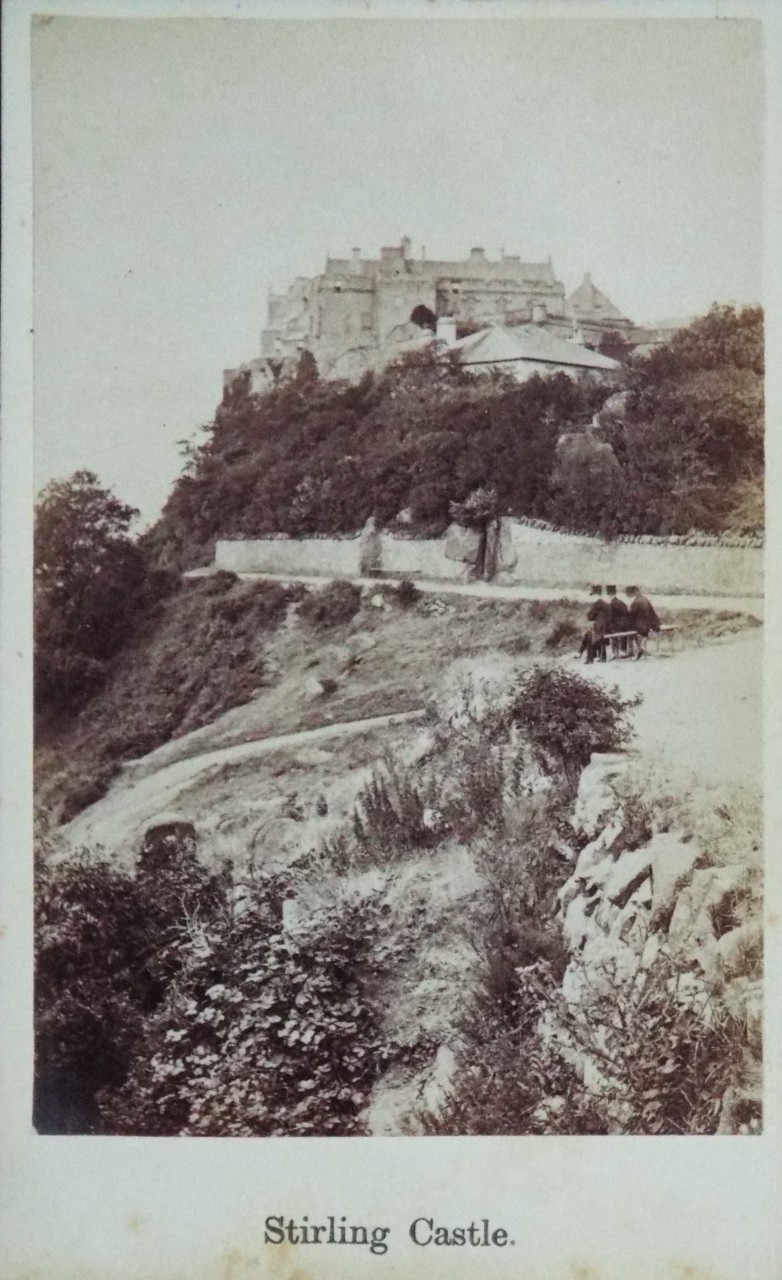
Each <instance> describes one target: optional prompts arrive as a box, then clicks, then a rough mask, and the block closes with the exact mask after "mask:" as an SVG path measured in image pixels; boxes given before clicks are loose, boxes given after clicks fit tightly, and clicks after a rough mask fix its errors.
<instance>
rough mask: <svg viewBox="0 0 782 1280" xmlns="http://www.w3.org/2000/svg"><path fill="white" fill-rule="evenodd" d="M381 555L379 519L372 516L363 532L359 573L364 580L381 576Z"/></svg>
mask: <svg viewBox="0 0 782 1280" xmlns="http://www.w3.org/2000/svg"><path fill="white" fill-rule="evenodd" d="M381 555H382V548H381V542H380V530H379V528H378V524H377V517H376V516H370V517H369V519H368V520H367V522H366V524H365V525H364V528H363V529H362V530H361V542H360V546H359V572H360V573H361V576H362V578H377V577H379V576H380V565H381Z"/></svg>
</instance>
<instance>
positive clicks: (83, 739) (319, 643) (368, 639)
mask: <svg viewBox="0 0 782 1280" xmlns="http://www.w3.org/2000/svg"><path fill="white" fill-rule="evenodd" d="M300 596H301V591H300V590H298V589H296V590H293V591H286V590H285V589H283V588H282V587H281V586H280V585H279V584H275V583H252V584H245V583H237V582H234V583H230V581H228V580H225V579H223V580H221V581H219V582H217V583H216V582H215V581H214V580H209V579H207V580H202V581H201V582H198V583H194V584H190V585H188V586H185V587H183V588H182V589H181V590H180V591H179V592H178V593H177V594H176V595H174V596H173V597H171V598H170V599H169V600H167V601H166V602H164V603H163V604H162V605H161V606H160V607H159V609H158V611H157V612H156V613H155V614H152V615H150V616H148V617H147V618H146V619H145V621H144V623H143V624H142V626H141V627H140V628H139V631H138V632H137V634H136V635H135V637H134V638H133V639H132V640H131V642H130V643H129V644H128V646H127V647H126V648H125V649H124V650H123V651H122V653H121V654H120V655H118V658H117V660H116V664H115V668H114V671H113V673H112V676H111V678H110V680H109V682H108V684H107V686H106V688H105V689H104V690H103V691H102V693H100V694H99V695H98V696H97V697H96V698H95V699H94V701H93V702H92V703H91V704H90V705H89V706H88V707H87V708H85V710H84V711H83V712H82V714H81V716H80V717H79V718H78V719H77V720H76V721H75V722H72V723H70V724H62V723H61V724H60V725H59V726H57V728H56V729H54V728H50V732H49V734H48V735H47V736H44V735H41V737H40V738H39V747H38V752H37V772H38V799H39V803H40V804H41V805H42V807H43V808H44V809H46V810H48V811H50V812H52V813H54V814H55V815H56V816H57V817H58V818H59V819H60V820H66V819H67V818H68V817H70V816H73V814H74V813H76V812H78V811H79V809H81V808H83V807H85V805H87V804H90V803H92V802H93V801H94V800H95V799H97V798H99V796H100V795H102V794H103V793H104V792H105V790H106V787H107V786H108V784H109V782H110V780H111V778H112V777H113V776H114V774H115V773H116V771H117V769H118V767H119V764H120V762H122V761H123V760H128V759H135V758H138V757H141V756H144V755H146V754H147V753H148V752H150V751H152V750H154V749H155V748H160V747H161V746H162V744H169V745H168V746H166V747H165V748H164V750H163V751H160V752H158V755H159V756H160V757H161V760H160V762H161V763H162V762H163V761H164V760H165V761H166V762H167V761H168V760H169V759H175V758H177V757H178V756H181V755H186V754H190V753H192V752H193V750H194V748H195V747H196V746H197V749H198V750H211V749H213V748H215V747H220V746H225V745H228V744H230V743H233V742H241V741H247V740H250V739H255V738H260V737H264V736H267V735H270V734H281V733H286V732H293V731H295V730H297V729H304V728H312V727H316V726H318V725H321V724H329V723H335V722H338V721H343V720H352V719H358V718H361V717H363V716H372V715H380V714H384V713H387V712H392V711H404V710H410V709H412V708H415V707H419V706H421V705H422V704H423V703H424V702H425V700H426V698H427V696H428V694H429V691H430V690H431V688H432V686H433V685H434V683H435V682H436V681H437V679H438V677H439V676H440V674H441V672H442V671H443V669H444V667H445V666H447V665H448V663H449V662H452V661H453V660H454V659H457V658H460V657H469V656H474V655H477V654H480V653H481V652H488V651H493V650H497V649H501V650H504V651H506V652H508V653H510V654H513V655H529V657H530V658H534V657H536V656H539V655H542V654H552V653H556V652H560V653H567V652H569V651H571V650H572V651H573V652H575V648H576V645H577V640H578V637H579V635H580V631H581V627H582V625H583V624H582V616H581V615H582V612H583V611H582V608H581V606H578V605H574V604H571V603H569V602H567V601H545V602H535V601H531V602H530V601H519V602H507V603H501V602H495V601H488V600H486V601H476V600H469V599H464V598H455V597H450V598H448V599H440V598H436V597H427V598H425V599H422V600H419V601H418V603H417V604H415V605H414V606H413V607H412V608H407V609H404V608H402V607H401V606H400V605H399V604H398V603H397V602H395V600H394V598H393V595H392V593H390V592H389V593H388V608H387V609H377V608H375V607H373V606H372V605H371V604H369V603H368V601H366V600H365V601H364V602H363V603H362V605H361V608H360V609H359V611H358V613H357V614H356V615H355V616H354V617H353V618H352V619H351V620H349V621H342V622H340V623H337V624H335V625H333V626H330V627H329V626H326V627H316V626H312V625H310V624H308V623H306V622H305V621H303V620H300V619H299V620H295V619H294V618H292V617H291V614H292V613H295V607H294V606H295V602H296V599H297V598H298V597H300ZM677 621H678V623H679V627H680V635H681V636H682V637H683V641H684V643H688V642H690V643H692V642H696V641H697V642H701V641H703V640H704V639H710V638H717V637H719V636H720V635H723V634H731V633H733V632H735V631H736V630H740V629H741V628H742V627H744V626H746V625H747V621H748V620H747V619H745V618H742V617H741V616H740V615H735V614H713V615H705V614H703V613H700V612H693V613H692V614H688V613H682V614H680V615H678V617H677ZM316 680H326V681H327V687H328V688H329V689H330V690H331V692H330V693H328V694H323V693H319V691H318V687H317V684H316V683H315V681H316ZM226 713H227V714H226ZM215 722H217V723H215ZM203 726H209V727H208V728H203ZM199 728H200V729H201V732H200V733H199V734H198V735H197V737H196V738H195V739H194V738H193V737H192V736H191V737H189V738H187V741H185V740H184V736H185V735H188V734H192V731H193V730H198V729H199ZM180 744H181V745H180ZM156 758H157V757H156Z"/></svg>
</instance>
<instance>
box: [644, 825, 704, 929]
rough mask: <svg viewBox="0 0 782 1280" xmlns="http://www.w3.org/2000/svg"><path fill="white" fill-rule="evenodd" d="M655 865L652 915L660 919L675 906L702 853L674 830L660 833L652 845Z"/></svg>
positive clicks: (651, 850)
mask: <svg viewBox="0 0 782 1280" xmlns="http://www.w3.org/2000/svg"><path fill="white" fill-rule="evenodd" d="M647 848H648V851H649V857H650V860H651V866H652V915H653V917H654V918H655V919H656V918H660V917H663V916H665V915H666V914H667V912H668V911H670V910H671V908H672V907H673V905H674V902H675V899H676V895H677V894H678V892H679V890H680V888H681V887H682V885H683V884H684V883H685V881H686V880H687V879H688V877H689V875H690V873H691V871H692V870H693V868H694V866H695V864H696V862H697V861H698V859H699V858H700V856H701V851H700V849H699V848H698V846H697V845H696V844H693V843H692V842H691V841H684V840H682V838H681V836H679V835H677V834H676V832H674V831H658V832H657V834H656V835H654V836H653V837H652V839H651V841H650V842H649V844H648V846H647Z"/></svg>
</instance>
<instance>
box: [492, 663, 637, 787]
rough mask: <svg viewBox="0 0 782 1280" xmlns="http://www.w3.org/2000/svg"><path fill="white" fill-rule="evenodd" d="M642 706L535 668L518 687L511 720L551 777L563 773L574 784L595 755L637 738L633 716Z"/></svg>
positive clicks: (558, 672)
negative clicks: (637, 708) (635, 709)
mask: <svg viewBox="0 0 782 1280" xmlns="http://www.w3.org/2000/svg"><path fill="white" fill-rule="evenodd" d="M638 702H639V699H637V698H636V699H629V700H623V699H622V698H621V697H620V696H619V691H618V689H614V691H613V692H609V691H608V690H605V689H603V688H601V687H600V686H599V685H597V684H595V683H594V682H593V681H591V680H586V679H584V678H583V677H582V676H577V675H573V674H571V673H570V672H566V671H562V670H560V669H558V668H557V667H533V669H532V670H531V671H529V672H527V673H525V675H524V676H523V677H522V679H521V680H520V682H519V684H518V686H517V689H516V693H515V697H514V701H513V705H512V707H511V709H510V712H509V719H510V721H511V723H512V724H514V725H515V726H516V727H517V728H518V729H519V730H520V731H521V732H522V734H523V735H524V737H525V739H526V741H527V742H528V744H529V746H530V747H531V749H532V753H533V756H534V758H535V761H536V762H537V764H538V765H539V767H540V768H541V769H542V770H543V771H544V772H545V773H553V772H555V771H557V770H562V771H563V772H564V773H565V774H567V775H568V776H569V777H571V778H572V777H575V776H576V775H577V774H578V773H580V772H581V770H582V769H584V768H585V767H586V765H588V764H589V760H590V757H591V755H592V752H593V751H619V750H621V749H622V748H623V747H625V746H626V745H627V743H628V742H629V741H630V739H631V737H632V732H633V731H632V729H631V727H630V724H629V722H628V719H627V717H628V713H629V712H630V711H632V710H633V709H634V708H635V707H636V706H638Z"/></svg>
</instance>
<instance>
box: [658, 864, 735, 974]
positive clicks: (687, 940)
mask: <svg viewBox="0 0 782 1280" xmlns="http://www.w3.org/2000/svg"><path fill="white" fill-rule="evenodd" d="M750 877H751V872H750V869H749V867H746V866H740V865H735V866H726V867H705V868H703V869H702V870H700V871H694V872H693V873H692V877H691V879H690V882H689V884H687V885H685V887H684V888H683V889H682V891H681V893H680V894H679V896H678V898H677V900H676V906H675V907H674V909H673V915H672V916H671V922H670V924H669V926H668V946H669V948H670V951H671V954H672V955H673V956H676V955H692V954H693V953H694V952H696V951H699V950H700V949H701V948H702V947H704V946H705V945H706V944H707V943H708V942H710V941H714V940H716V936H717V931H716V930H715V928H714V921H715V917H717V916H718V915H719V913H720V912H721V911H722V910H724V909H725V907H726V906H727V905H728V904H729V902H730V899H731V898H732V897H733V896H734V895H735V894H740V893H742V892H745V891H746V890H747V889H748V888H749V884H750Z"/></svg>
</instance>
